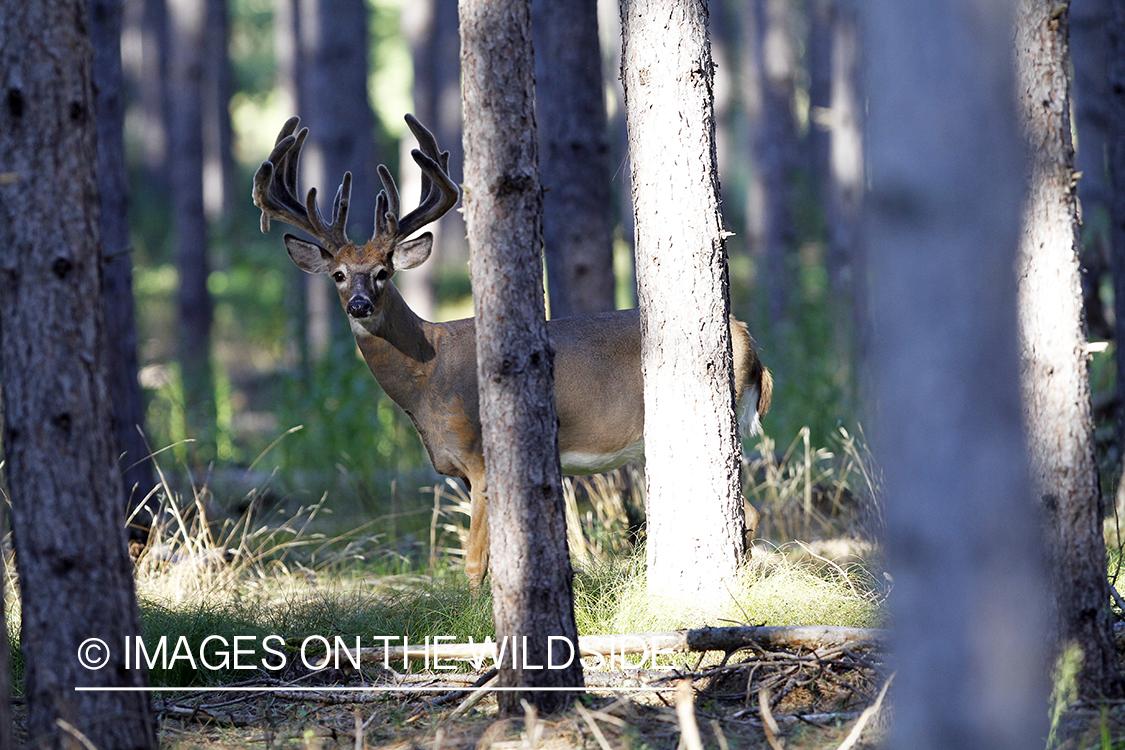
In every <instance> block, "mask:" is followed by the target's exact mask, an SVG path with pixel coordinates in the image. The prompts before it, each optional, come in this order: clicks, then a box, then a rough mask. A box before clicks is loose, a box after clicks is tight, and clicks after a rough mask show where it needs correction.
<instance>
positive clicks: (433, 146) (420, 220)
mask: <svg viewBox="0 0 1125 750" xmlns="http://www.w3.org/2000/svg"><path fill="white" fill-rule="evenodd" d="M406 124H407V126H409V128H410V132H412V133H413V134H414V137H415V138H416V139H417V140H418V146H419V148H416V149H414V150H413V151H411V152H410V155H411V156H412V157H414V161H415V162H416V163H417V164H418V166H419V168H420V169H421V170H422V195H421V197H420V200H419V203H418V207H417V208H416V209H414V210H413V211H411V212H410V213H409V214H407V215H406V216H404V217H402V218H401V219H399V221H398V232H397V235H398V236H399V237H400V238H404V237H408V236H409V235H411V234H413V233H414V232H416V231H417V230H419V229H421V228H422V227H423V226H425V225H426V224H429V223H431V222H433V221H437V220H438V219H440V218H441V217H442V215H444V214H445V213H446V212H447V211H448V210H449V209H451V208H453V206H455V205H457V198H458V197H459V196H460V194H461V193H460V190H458V188H457V185H456V184H454V182H453V180H451V179H450V178H449V152H448V151H446V152H442V151H439V150H438V145H437V139H435V138H434V134H433V133H431V132H430V131H429V130H427V129H426V127H425V126H424V125H422V123H420V122H418V119H417V118H416V117H414V115H410V114H408V115H406ZM396 214H397V212H396Z"/></svg>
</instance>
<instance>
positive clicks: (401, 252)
mask: <svg viewBox="0 0 1125 750" xmlns="http://www.w3.org/2000/svg"><path fill="white" fill-rule="evenodd" d="M433 249H434V235H433V234H431V233H430V232H425V233H423V234H420V235H418V236H417V237H415V238H414V239H412V240H407V241H406V242H400V243H398V244H397V245H395V249H394V253H393V256H392V257H393V259H394V266H395V270H396V271H405V270H407V269H409V268H414V267H415V266H420V265H422V263H424V262H425V261H426V258H429V257H430V253H431V252H432V251H433Z"/></svg>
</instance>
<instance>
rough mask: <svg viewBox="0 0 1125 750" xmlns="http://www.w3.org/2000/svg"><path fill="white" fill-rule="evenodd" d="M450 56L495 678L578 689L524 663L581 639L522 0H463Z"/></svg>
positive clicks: (553, 701)
mask: <svg viewBox="0 0 1125 750" xmlns="http://www.w3.org/2000/svg"><path fill="white" fill-rule="evenodd" d="M461 59H462V68H463V71H464V104H463V106H464V111H465V191H464V201H465V219H466V223H467V225H468V228H469V246H470V248H471V249H472V263H471V266H472V281H473V299H474V304H475V309H476V332H477V378H478V382H479V383H480V413H481V424H482V425H483V426H484V431H483V439H484V460H485V469H486V472H487V476H488V481H487V488H486V491H487V493H488V504H489V505H488V513H489V544H490V547H491V549H492V560H491V566H490V567H491V573H492V596H493V615H494V618H495V621H496V637H497V639H498V640H499V639H502V638H505V637H507V638H509V640H518V641H519V642H520V646H521V648H520V658H519V659H518V660H517V659H516V658H515V653H514V652H513V651H511V650H509V653H508V654H507V655H506V657H505V659H504V660H503V664H502V666H501V668H500V685H501V686H513V687H514V686H520V687H535V688H540V687H577V688H580V687H582V666H581V664H580V663H579V662H578V660H577V659H574V660H573V661H571V663H570V664H569V666H567V668H565V669H535V668H528V665H540V666H542V665H545V664H548V657H549V654H550V653H551V649H550V643H551V642H550V641H549V640H548V639H549V638H550V637H551V636H556V637H557V636H562V637H563V638H566V639H568V640H569V642H570V644H577V642H578V641H577V639H578V630H577V627H576V626H575V622H574V604H573V590H572V586H573V573H572V571H571V568H570V558H569V557H568V554H567V547H566V518H565V512H564V508H563V497H562V470H561V468H560V466H559V453H558V417H557V415H556V413H555V397H554V372H553V368H554V348H553V347H552V345H551V342H550V340H549V339H548V337H547V323H546V320H545V319H544V314H543V276H542V270H541V268H542V267H541V265H540V246H541V244H542V234H541V230H540V223H539V222H540V217H541V212H542V205H543V204H542V201H543V196H542V190H541V188H540V186H539V169H538V156H537V154H536V139H535V136H536V128H535V83H534V78H533V71H534V63H533V58H532V51H531V1H530V0H462V2H461ZM575 647H576V646H575ZM559 650H560V649H559V647H558V646H556V648H555V649H554V651H555V657H554V661H555V663H556V664H557V663H560V659H561V655H560V654H559V653H558V652H559ZM525 695H526V697H527V699H528V700H529V701H530V702H532V703H533V704H534V705H535V706H537V707H538V708H540V709H543V710H553V709H556V708H561V707H564V706H568V705H569V704H570V703H571V702H572V701H573V700H574V698H575V696H574V694H572V693H567V692H535V693H527V694H525ZM499 701H500V709H501V711H502V712H503V713H506V714H513V713H520V712H521V708H520V694H519V693H515V692H505V693H501V694H500V695H499Z"/></svg>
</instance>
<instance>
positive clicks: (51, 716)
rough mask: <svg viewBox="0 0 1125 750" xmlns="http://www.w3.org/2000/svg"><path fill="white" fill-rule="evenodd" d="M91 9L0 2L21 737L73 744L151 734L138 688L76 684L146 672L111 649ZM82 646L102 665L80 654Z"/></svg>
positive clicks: (112, 516)
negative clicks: (23, 712)
mask: <svg viewBox="0 0 1125 750" xmlns="http://www.w3.org/2000/svg"><path fill="white" fill-rule="evenodd" d="M89 19H90V6H89V3H88V2H87V0H24V2H18V3H11V2H9V3H3V4H0V40H4V41H2V42H0V45H3V47H4V54H3V57H4V59H5V64H4V66H3V67H0V87H2V88H3V91H4V92H5V106H4V107H2V108H0V164H3V165H4V166H3V179H2V180H0V398H2V404H3V418H4V424H3V444H4V456H5V460H6V471H7V479H8V482H7V484H8V489H9V492H10V496H11V507H12V530H13V535H12V536H13V541H14V544H15V552H16V557H17V559H18V561H19V569H18V571H19V581H20V594H21V602H20V603H21V615H22V625H21V630H20V646H21V648H22V650H23V654H24V659H25V661H24V665H25V666H24V675H25V689H24V695H25V696H26V697H27V725H26V726H27V734H28V743H27V744H28V745H29V746H31V747H60V748H61V747H77V746H80V745H81V743H80V742H79V738H78V736H77V734H76V733H81V735H82V736H84V738H85V742H86V744H87V745H91V746H94V747H98V748H101V749H102V750H117V749H118V748H121V749H123V750H124V749H126V748H127V749H128V750H137V749H139V748H155V747H156V745H157V743H156V731H155V730H156V724H155V720H154V717H153V714H152V711H151V707H150V705H149V697H148V695H147V694H146V693H144V692H108V691H98V692H77V691H76V690H75V688H76V687H79V686H84V687H144V686H145V685H146V684H147V678H146V674H145V671H144V670H143V669H126V668H125V661H124V653H123V651H122V650H121V648H120V644H122V643H123V642H124V637H128V636H132V637H139V635H140V632H141V630H140V613H139V611H138V609H137V602H136V598H135V595H134V591H133V567H132V564H131V563H130V561H129V556H128V554H127V552H126V549H125V529H124V523H123V516H122V512H121V493H122V489H121V474H120V472H119V470H118V465H117V455H116V450H115V446H114V440H113V432H112V428H111V426H110V415H111V412H112V406H111V400H110V396H109V393H108V390H107V387H106V382H105V381H106V377H107V362H106V358H107V356H108V350H107V348H106V341H105V338H106V329H105V322H104V308H103V304H102V286H101V275H102V251H101V244H100V236H99V234H100V232H99V210H100V206H99V202H98V185H97V176H96V174H95V172H96V164H97V158H98V154H97V144H96V138H97V134H96V126H97V123H96V120H95V107H96V104H95V97H94V91H93V73H92V65H93V49H92V47H91V44H90V38H89V29H88V24H89ZM15 40H19V41H18V44H19V49H20V54H18V55H17V54H11V53H12V52H13V51H14V44H17V42H15ZM91 638H100V639H102V641H104V643H102V644H101V648H92V647H91V644H90V642H89V640H88V639H91ZM107 644H108V653H107V649H106V646H107ZM80 646H81V647H82V651H81V654H82V655H84V656H86V657H87V658H88V659H91V660H94V659H97V660H100V659H102V658H104V659H105V662H104V665H103V667H102V668H95V669H89V668H86V667H83V666H82V664H81V663H80V661H79V658H80V656H79V655H80V650H79V649H80ZM68 725H69V728H68Z"/></svg>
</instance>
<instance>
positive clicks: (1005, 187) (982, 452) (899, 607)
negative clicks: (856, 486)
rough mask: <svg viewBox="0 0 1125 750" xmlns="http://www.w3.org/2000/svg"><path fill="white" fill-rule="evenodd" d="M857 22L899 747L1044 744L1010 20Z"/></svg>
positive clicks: (882, 14) (986, 2)
mask: <svg viewBox="0 0 1125 750" xmlns="http://www.w3.org/2000/svg"><path fill="white" fill-rule="evenodd" d="M861 8H862V9H863V12H864V14H865V16H866V18H865V19H864V22H865V23H864V29H865V37H864V38H865V42H866V45H865V52H866V54H867V61H868V64H867V65H866V80H865V84H866V85H865V90H866V91H867V93H868V96H869V102H870V115H869V120H868V130H867V132H868V140H867V149H868V164H869V169H870V175H871V195H870V196H869V199H868V200H867V222H866V225H865V230H866V232H865V237H866V240H867V244H868V254H867V265H866V269H865V274H866V275H868V276H869V277H870V292H869V299H870V300H871V313H872V318H873V320H874V327H875V330H876V331H877V333H878V335H877V336H875V337H874V338H873V339H872V345H871V349H870V360H869V365H870V369H871V372H872V375H873V380H874V393H875V400H874V401H873V405H872V411H873V414H872V417H873V419H874V421H875V425H874V427H875V430H874V433H873V437H874V449H875V451H876V455H877V456H878V459H879V464H880V465H881V467H882V469H883V471H884V476H885V482H886V491H885V493H884V495H885V497H886V519H887V555H888V569H889V570H891V571H893V572H894V578H895V581H894V588H893V590H892V591H891V594H890V597H889V604H890V607H891V611H892V616H893V620H894V631H893V633H894V644H893V645H894V647H895V652H896V653H895V661H896V663H897V664H898V667H897V669H898V672H897V677H896V678H895V682H894V685H893V687H892V692H893V693H894V695H895V718H894V728H893V736H892V737H891V738H890V741H889V742H888V743H887V745H888V747H897V748H910V749H911V750H948V748H960V749H963V750H978V749H979V750H986V749H987V750H999V749H1001V748H1004V749H1006V750H1025V749H1026V748H1032V747H1041V746H1042V744H1043V737H1044V735H1045V734H1046V730H1047V727H1046V724H1047V722H1046V710H1045V707H1046V705H1047V701H1046V695H1047V680H1046V671H1047V670H1046V667H1047V664H1046V661H1047V659H1046V655H1045V654H1044V650H1045V630H1046V619H1047V615H1046V601H1045V599H1046V596H1045V594H1044V591H1043V589H1044V585H1043V571H1042V565H1041V561H1040V555H1039V545H1040V541H1039V528H1038V523H1037V514H1036V510H1037V508H1036V504H1035V502H1034V500H1033V498H1032V497H1031V488H1030V486H1029V482H1028V476H1027V460H1026V453H1025V450H1024V438H1023V434H1022V420H1021V412H1020V398H1019V396H1020V394H1019V364H1018V363H1019V352H1018V343H1017V321H1016V280H1015V277H1014V273H1013V266H1014V264H1015V259H1016V251H1017V246H1018V242H1019V218H1020V200H1021V196H1022V187H1023V177H1024V164H1023V161H1022V158H1021V157H1022V153H1021V150H1020V147H1019V135H1018V124H1017V120H1016V114H1015V107H1014V102H1013V98H1014V97H1013V96H1012V91H1013V88H1014V86H1013V80H1012V71H1011V55H1012V50H1011V38H1012V25H1011V23H1012V18H1011V9H1010V7H1009V6H1008V5H1007V4H1006V3H997V2H993V1H992V0H975V1H974V2H969V3H953V4H951V3H947V2H944V0H915V2H911V3H903V2H901V0H871V2H868V3H865V4H863V5H862V6H861ZM952 61H955V62H956V64H951V62H952Z"/></svg>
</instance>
